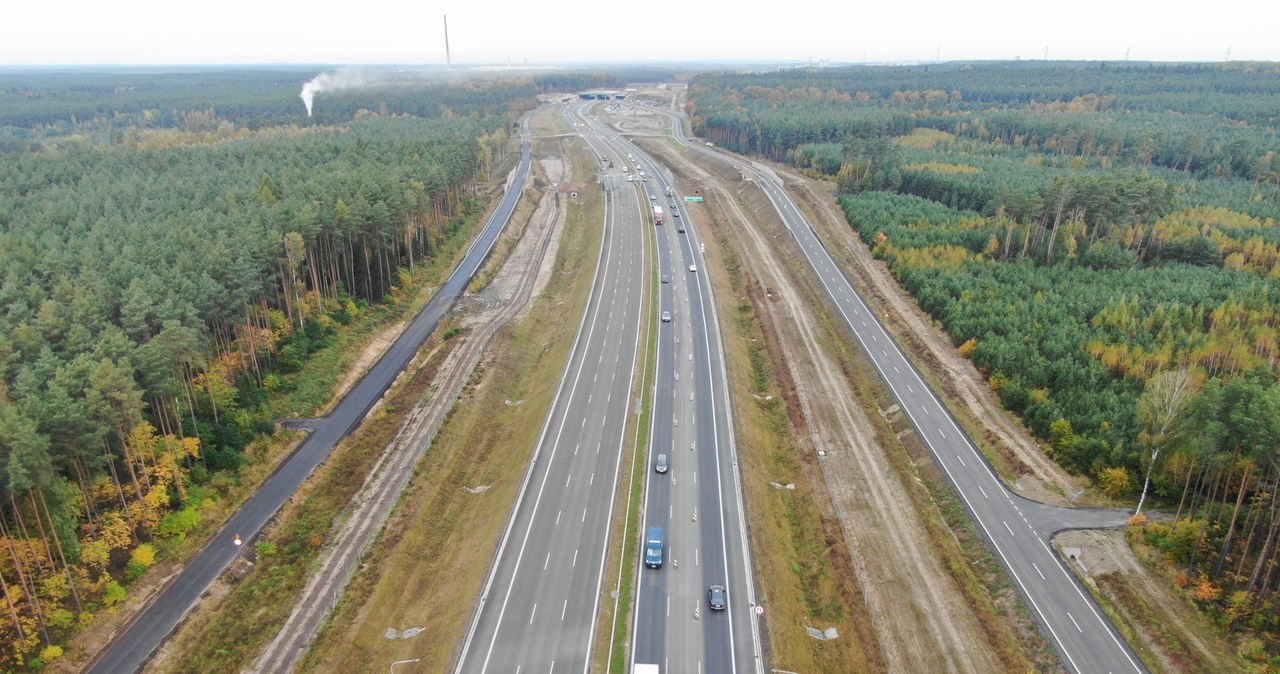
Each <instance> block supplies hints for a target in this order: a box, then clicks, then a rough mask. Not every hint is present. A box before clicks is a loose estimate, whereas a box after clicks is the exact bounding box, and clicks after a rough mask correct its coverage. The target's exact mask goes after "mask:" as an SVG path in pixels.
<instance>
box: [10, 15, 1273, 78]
mask: <svg viewBox="0 0 1280 674" xmlns="http://www.w3.org/2000/svg"><path fill="white" fill-rule="evenodd" d="M6 5H7V6H6V7H5V8H4V10H3V12H2V13H0V14H2V15H3V19H0V65H15V64H188V63H192V64H194V63H201V64H203V63H228V64H232V63H332V64H344V63H353V64H355V63H405V64H443V63H444V35H443V32H444V31H443V28H442V15H444V14H448V15H449V42H450V46H451V48H452V54H453V62H454V63H455V64H500V63H503V62H505V61H506V60H507V59H510V61H511V63H513V64H522V63H525V62H526V61H527V62H528V63H529V64H531V65H555V64H563V63H574V62H584V61H634V60H641V61H676V60H713V59H714V60H753V59H758V60H786V61H807V60H809V59H813V60H821V59H828V60H832V61H854V62H858V61H862V60H864V59H865V60H867V61H872V62H875V61H903V60H915V61H920V60H933V59H934V58H935V57H937V56H939V55H940V56H941V58H942V59H943V60H959V59H1012V58H1018V57H1021V58H1023V59H1029V58H1035V59H1039V58H1044V56H1045V49H1046V48H1047V49H1048V56H1049V58H1051V59H1106V60H1119V59H1123V58H1124V57H1125V53H1126V50H1128V52H1129V55H1130V58H1132V59H1134V60H1193V61H1221V60H1224V59H1225V58H1226V57H1227V50H1228V49H1230V57H1231V59H1232V60H1268V61H1277V60H1280V39H1278V38H1277V37H1276V33H1275V28H1276V26H1277V25H1278V24H1280V9H1276V6H1275V5H1271V4H1270V2H1268V0H1247V1H1246V0H1219V1H1217V2H1201V3H1195V4H1194V5H1193V4H1191V3H1187V2H1183V1H1180V0H1172V1H1170V0H1165V1H1164V2H1159V3H1156V2H1152V1H1151V0H1139V1H1138V2H1134V1H1132V0H1128V1H1126V0H1105V1H1104V0H1073V1H1071V2H1058V3H1052V4H1050V3H1044V2H1026V1H1025V0H1022V1H1014V0H970V1H969V2H963V1H960V0H915V1H907V2H903V1H901V0H889V1H887V2H883V1H882V2H870V3H867V2H849V1H847V0H845V1H841V0H835V1H827V2H817V3H795V2H779V1H777V0H766V2H763V3H762V2H755V1H754V0H753V1H752V2H744V1H741V0H739V1H733V0H693V1H690V0H683V1H676V0H655V1H653V2H619V1H616V0H604V1H603V2H602V1H600V0H594V1H583V2H536V1H522V2H515V1H514V0H490V1H488V2H485V1H483V0H470V1H469V2H465V3H458V2H444V3H435V2H417V3H409V2H403V1H401V0H395V1H393V0H358V1H356V2H343V3H331V2H328V0H311V1H310V2H307V3H297V2H291V1H285V2H271V0H223V1H221V2H208V3H200V2H189V1H188V2H184V1H181V0H179V1H176V2H175V1H174V0H163V1H162V0H123V2H103V1H102V0H61V1H60V2H56V3H53V4H48V3H37V2H34V0H13V1H12V2H9V3H6ZM298 5H303V6H304V7H305V9H295V8H294V7H295V6H298ZM1147 5H1151V6H1153V7H1146V6H1147ZM1268 6H1270V7H1271V9H1266V7H1268ZM758 7H759V8H763V9H755V8H758ZM806 8H807V9H806Z"/></svg>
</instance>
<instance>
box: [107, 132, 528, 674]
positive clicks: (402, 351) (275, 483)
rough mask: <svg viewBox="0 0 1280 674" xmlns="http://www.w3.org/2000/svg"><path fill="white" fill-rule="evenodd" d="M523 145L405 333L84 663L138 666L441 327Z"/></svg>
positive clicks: (476, 260)
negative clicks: (466, 244)
mask: <svg viewBox="0 0 1280 674" xmlns="http://www.w3.org/2000/svg"><path fill="white" fill-rule="evenodd" d="M524 134H525V137H526V140H524V141H523V142H522V143H521V146H520V163H519V165H518V167H517V169H516V171H515V173H514V175H513V179H512V180H510V181H509V183H508V187H507V190H506V195H505V196H504V197H503V199H502V202H501V203H500V204H499V206H498V208H497V210H495V211H494V213H493V215H492V216H491V217H490V218H489V221H488V222H487V223H486V224H485V226H484V229H483V230H482V231H481V233H480V235H479V236H478V237H477V238H476V240H475V241H474V242H473V243H472V244H471V247H470V249H468V251H467V253H466V256H465V258H464V259H463V261H462V262H461V263H460V264H459V265H458V267H457V268H456V269H455V270H454V271H453V274H452V275H450V277H449V279H448V280H447V281H446V282H445V283H444V285H443V286H441V287H440V289H439V290H438V291H437V292H436V294H435V296H433V297H432V298H431V300H430V302H428V303H427V305H426V307H424V308H423V310H422V311H421V312H419V314H418V315H417V316H416V317H415V318H414V319H413V321H412V322H411V323H410V324H409V326H408V327H407V328H405V331H404V332H403V333H402V334H401V335H400V337H399V338H398V339H397V340H396V341H395V342H394V343H393V344H392V345H391V346H390V347H389V348H388V349H387V350H386V352H385V353H384V354H383V355H382V357H381V358H380V359H379V360H378V362H377V363H375V364H374V365H373V367H372V368H370V369H369V371H368V372H367V373H366V374H365V375H364V376H363V377H362V378H361V379H360V381H359V382H357V383H356V385H355V386H354V387H352V389H351V390H350V392H349V393H348V394H347V395H346V396H345V397H344V398H343V399H342V400H341V401H340V402H339V403H338V405H337V406H336V407H335V408H334V410H333V412H332V413H330V414H329V415H328V416H327V417H325V418H323V419H319V420H316V421H315V422H313V423H312V424H310V427H311V428H312V429H313V430H312V432H311V433H310V435H308V436H307V438H306V439H305V440H303V441H302V442H301V443H300V444H299V446H298V447H297V449H296V450H294V452H293V454H292V455H290V456H289V458H288V459H287V460H286V461H285V462H284V463H283V464H281V466H280V467H279V468H278V469H277V470H276V472H275V473H273V474H272V475H271V477H269V478H268V479H267V480H266V481H265V482H264V483H263V484H262V486H261V487H259V488H258V490H257V491H256V492H255V493H254V494H253V496H251V497H249V499H248V500H247V501H245V503H244V505H242V506H241V507H240V509H239V510H237V511H236V513H235V514H234V515H232V516H231V518H230V519H229V520H228V521H227V523H226V525H225V526H224V527H223V528H222V530H221V531H219V532H218V533H217V534H216V535H214V536H213V538H212V539H210V542H209V543H208V544H207V545H206V546H205V548H204V549H203V550H201V551H200V552H199V553H198V554H197V555H196V556H195V557H193V558H192V559H191V560H190V562H188V563H187V565H186V566H185V567H184V568H183V569H182V571H181V572H180V573H179V574H178V575H177V576H176V577H174V578H173V580H171V581H170V582H169V583H168V584H167V585H166V586H165V587H164V588H162V589H161V591H160V592H159V594H158V595H157V596H156V597H155V598H154V599H153V600H152V601H151V603H150V604H148V605H147V607H146V608H145V609H143V611H142V612H141V613H139V615H138V616H137V617H136V618H134V620H133V621H132V622H130V623H129V624H128V625H126V626H125V627H124V628H123V632H121V633H120V634H119V635H117V636H116V637H115V638H114V639H113V641H112V643H111V644H110V646H108V647H107V648H106V649H104V650H103V651H102V652H101V653H100V654H99V655H98V657H97V658H96V659H95V660H94V661H93V662H92V663H90V665H89V667H88V668H87V669H86V670H85V671H86V672H90V673H92V674H121V673H123V672H137V671H139V670H140V669H142V667H143V665H145V664H146V661H147V660H148V659H149V658H150V657H151V656H152V654H153V653H155V651H156V649H157V648H159V647H160V644H161V643H163V642H164V640H165V639H167V638H168V636H169V635H170V634H171V633H172V632H173V631H174V629H175V628H176V627H177V626H178V624H179V623H181V622H182V620H183V619H184V618H185V617H186V615H187V613H188V612H190V610H191V608H192V607H193V606H194V605H195V602H196V601H197V600H198V599H199V598H200V596H201V595H203V594H204V592H205V591H206V590H207V589H208V588H209V586H210V585H211V584H212V583H213V581H214V580H215V579H216V578H217V577H218V576H219V575H220V574H221V573H222V572H223V570H224V569H226V567H227V566H228V565H229V564H230V563H231V562H232V561H233V560H234V559H235V558H236V556H237V555H239V554H240V548H239V547H237V546H236V545H235V544H234V541H235V539H236V538H237V536H238V537H239V538H240V539H241V540H242V541H243V542H244V544H245V545H249V544H250V543H251V541H252V540H253V538H254V537H255V536H256V535H257V534H258V532H259V531H260V530H261V529H262V527H263V525H264V524H265V523H266V522H267V520H269V519H270V518H271V517H272V516H274V515H275V513H276V511H278V510H279V509H280V507H281V506H282V505H283V504H284V503H285V501H287V500H288V499H289V498H290V497H291V496H293V494H294V492H295V491H297V489H298V487H299V486H300V485H301V484H302V482H303V481H304V480H306V478H307V477H308V476H309V475H310V474H311V473H312V471H314V470H315V469H316V467H317V466H319V465H320V463H322V462H323V461H324V460H325V459H326V458H327V457H328V456H329V453H330V452H331V451H332V450H333V448H334V447H335V446H336V445H337V444H338V442H339V441H341V440H342V439H343V438H344V437H346V436H347V435H348V434H349V433H351V431H353V430H354V429H355V428H356V427H357V426H358V425H359V424H360V422H361V421H362V420H363V419H364V417H365V415H366V414H367V413H368V411H369V410H370V408H372V407H373V405H374V403H376V402H377V401H378V399H379V398H381V397H382V395H383V393H385V392H386V390H387V388H388V387H390V386H391V383H392V382H393V381H394V380H395V378H396V376H397V375H399V374H400V372H401V371H402V370H404V368H405V366H406V365H408V363H409V361H411V360H412V359H413V357H414V355H415V354H416V353H417V351H418V348H419V347H420V346H421V345H422V343H423V342H424V341H425V340H426V339H427V337H429V336H430V335H431V333H432V332H434V331H435V329H436V325H437V323H438V322H439V320H440V318H441V317H442V316H443V315H444V313H445V312H446V311H448V310H449V308H450V307H451V306H452V305H453V303H454V301H455V300H456V299H457V298H458V296H459V295H461V293H462V291H463V290H464V289H465V288H466V286H467V284H468V283H469V282H470V280H471V277H472V276H473V275H474V274H475V273H476V271H477V270H478V269H479V268H480V265H481V264H482V263H483V262H484V260H485V258H486V257H488V255H489V252H490V251H491V250H492V248H493V245H494V243H495V242H496V241H497V239H498V235H499V234H501V233H502V230H503V229H504V228H505V227H506V224H507V222H508V220H510V218H511V214H512V213H513V212H514V211H515V207H516V205H517V203H518V202H519V200H520V195H521V193H522V192H523V191H524V185H525V183H526V181H527V180H528V177H529V164H530V154H529V143H528V140H527V135H528V131H527V128H526V129H525V131H524Z"/></svg>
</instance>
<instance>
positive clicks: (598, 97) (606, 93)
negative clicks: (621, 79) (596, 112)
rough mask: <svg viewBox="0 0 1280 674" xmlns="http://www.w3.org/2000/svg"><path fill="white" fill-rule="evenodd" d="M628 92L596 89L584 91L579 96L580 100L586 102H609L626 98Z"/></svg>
mask: <svg viewBox="0 0 1280 674" xmlns="http://www.w3.org/2000/svg"><path fill="white" fill-rule="evenodd" d="M626 95H627V92H625V91H618V90H617V89H596V90H593V91H583V92H581V93H579V94H578V98H581V99H582V100H584V101H608V100H612V99H615V98H624V97H626Z"/></svg>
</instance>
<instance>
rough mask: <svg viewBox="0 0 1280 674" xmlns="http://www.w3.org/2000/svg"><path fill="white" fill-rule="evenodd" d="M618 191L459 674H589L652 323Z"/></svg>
mask: <svg viewBox="0 0 1280 674" xmlns="http://www.w3.org/2000/svg"><path fill="white" fill-rule="evenodd" d="M566 116H568V115H566ZM570 121H571V122H575V123H580V122H578V121H577V118H576V117H570ZM584 130H585V129H584ZM583 140H584V141H587V142H588V143H590V144H591V145H592V148H593V151H595V153H596V154H597V155H605V154H608V153H610V152H611V151H610V150H609V149H607V148H606V146H604V145H603V144H602V143H601V142H600V141H599V140H598V139H595V138H592V137H589V136H588V137H584V138H583ZM603 170H604V169H603V167H602V171H603ZM627 185H629V183H627V182H625V180H624V179H623V178H622V174H621V172H620V169H615V171H613V172H610V173H609V174H608V175H606V176H605V183H604V187H606V188H607V189H608V190H609V192H608V194H607V199H606V201H605V204H606V207H605V217H604V222H603V223H602V226H603V228H604V231H603V237H602V240H601V248H600V255H599V258H598V260H597V266H596V270H595V274H594V278H593V281H592V286H591V295H590V298H589V300H588V303H587V308H586V312H585V313H584V315H583V317H582V319H581V322H580V323H579V326H578V332H577V336H576V338H575V340H574V344H573V348H572V350H571V353H570V356H569V362H568V364H567V365H566V368H565V371H564V373H563V375H562V376H561V379H560V385H559V389H558V390H557V393H556V396H555V399H554V401H553V402H552V405H551V411H550V412H549V414H548V417H547V420H546V422H545V424H544V426H543V429H542V433H541V435H540V437H539V440H538V444H537V447H536V448H535V449H534V454H533V458H532V460H531V462H530V466H529V470H528V472H527V473H526V476H525V480H524V485H523V486H522V487H521V490H520V495H519V496H518V497H517V501H516V505H515V509H514V511H513V513H512V516H511V519H510V520H509V522H508V525H507V530H506V533H505V534H504V535H503V539H502V543H501V544H500V546H499V550H498V553H497V557H496V560H495V563H494V566H493V568H492V569H491V571H490V574H489V578H488V580H487V581H486V584H485V588H484V590H483V594H482V596H481V598H480V605H479V606H478V608H477V610H476V613H475V617H474V618H473V620H472V624H471V628H470V630H469V631H468V634H467V638H466V641H465V643H464V644H463V648H462V652H461V654H460V656H459V659H458V663H457V666H456V671H457V672H468V673H469V672H503V673H507V672H520V673H521V674H534V673H549V672H552V671H555V672H586V671H587V670H588V666H589V661H590V653H591V645H592V644H593V643H594V639H595V637H596V634H595V625H596V614H597V611H598V608H599V602H600V598H601V595H602V594H603V592H602V590H601V587H602V582H603V578H604V562H605V558H606V556H607V555H606V552H607V549H608V545H609V528H610V525H611V522H612V519H613V503H614V500H615V496H616V492H617V483H618V473H619V465H620V461H621V458H622V454H623V445H624V443H625V441H626V439H627V438H628V437H629V434H628V433H627V431H628V429H629V428H631V424H633V423H634V415H635V412H636V406H635V403H634V402H633V401H632V400H631V391H632V389H633V386H634V380H633V376H634V374H633V373H634V372H635V368H636V365H637V358H638V356H639V353H640V346H641V339H642V335H643V334H644V333H645V326H644V325H643V323H642V321H644V320H656V316H655V315H652V314H650V313H648V312H647V311H646V308H647V307H646V301H645V297H646V295H645V283H646V279H647V278H648V277H647V269H648V262H647V258H646V253H647V250H646V248H645V245H644V238H643V227H644V217H643V214H644V213H645V211H644V210H643V209H642V208H641V207H642V206H643V205H644V204H641V203H640V200H639V196H638V195H637V194H636V193H635V191H634V190H629V189H626V186H627ZM588 189H599V188H596V187H589V188H588ZM588 226H592V225H588ZM570 320H571V319H570ZM566 323H568V321H566ZM566 327H567V326H566Z"/></svg>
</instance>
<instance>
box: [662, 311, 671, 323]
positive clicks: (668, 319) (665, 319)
mask: <svg viewBox="0 0 1280 674" xmlns="http://www.w3.org/2000/svg"><path fill="white" fill-rule="evenodd" d="M662 322H663V323H670V322H671V312H670V311H664V312H662Z"/></svg>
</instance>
